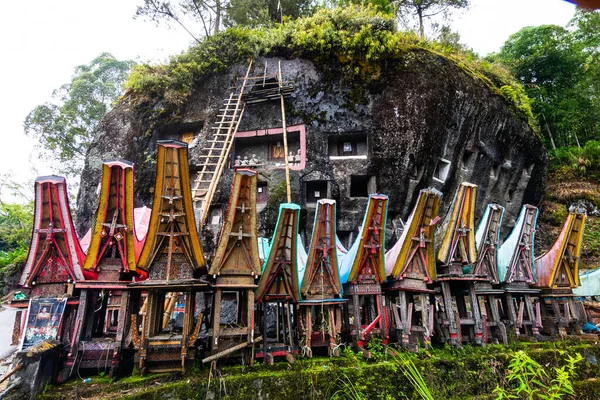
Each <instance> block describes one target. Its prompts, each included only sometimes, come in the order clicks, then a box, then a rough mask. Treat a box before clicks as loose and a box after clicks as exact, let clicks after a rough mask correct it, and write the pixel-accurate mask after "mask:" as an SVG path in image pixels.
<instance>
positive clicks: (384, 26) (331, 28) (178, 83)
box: [127, 6, 537, 131]
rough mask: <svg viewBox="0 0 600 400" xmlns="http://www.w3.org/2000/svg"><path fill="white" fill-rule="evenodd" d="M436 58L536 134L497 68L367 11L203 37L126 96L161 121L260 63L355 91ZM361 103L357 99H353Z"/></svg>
mask: <svg viewBox="0 0 600 400" xmlns="http://www.w3.org/2000/svg"><path fill="white" fill-rule="evenodd" d="M423 52H425V53H426V54H430V55H435V56H436V57H440V58H442V59H443V60H447V61H449V62H450V63H452V64H455V65H456V66H458V67H459V68H461V69H462V70H463V71H465V72H466V73H467V74H468V75H470V76H471V77H473V78H475V79H477V80H479V81H481V82H482V83H483V84H485V85H486V86H487V87H488V88H489V89H490V90H491V91H492V92H493V93H494V94H497V95H498V96H501V97H502V98H504V99H505V100H506V101H507V103H508V104H509V105H510V106H511V107H512V109H513V111H514V113H515V114H516V115H517V116H520V117H521V118H523V119H524V120H526V121H527V122H528V123H529V125H530V126H531V127H532V128H533V129H534V131H537V125H536V122H535V120H534V118H533V115H532V113H531V105H530V101H529V99H528V98H527V96H526V95H525V92H524V90H523V88H522V86H521V85H520V84H519V83H518V82H517V81H516V80H515V79H514V78H513V77H512V76H511V75H510V73H509V72H508V71H507V70H506V69H504V68H503V67H501V66H499V65H497V64H494V63H491V62H488V61H486V60H482V59H480V58H479V57H478V56H476V55H475V54H473V53H469V52H460V51H458V50H456V49H455V48H452V47H448V46H444V45H442V44H440V43H437V42H430V41H423V40H422V39H421V38H420V37H419V36H417V35H416V34H414V33H412V32H400V31H397V30H396V24H395V22H394V17H393V16H391V15H386V14H381V13H379V12H377V11H375V10H374V9H373V8H370V7H367V8H365V7H356V6H351V7H344V8H337V9H333V10H331V9H320V10H319V11H317V12H316V13H315V14H314V15H312V16H310V17H306V18H300V19H298V20H295V21H287V22H286V23H285V24H277V25H275V26H273V27H272V28H257V29H250V28H243V27H236V28H230V29H227V30H226V31H224V32H222V33H220V34H218V35H215V36H212V37H208V38H206V39H205V40H204V41H203V42H202V43H200V44H198V45H196V46H194V47H192V48H190V49H189V50H188V51H187V52H186V53H184V54H181V55H178V56H175V57H173V58H172V59H171V61H170V62H169V63H168V64H166V65H157V66H152V65H147V64H146V65H140V66H137V67H135V68H134V70H133V71H132V73H131V75H130V78H129V82H128V84H127V86H128V88H129V91H128V93H127V96H128V97H129V98H130V99H133V100H135V101H137V102H138V104H140V103H142V102H148V101H150V104H152V102H156V101H159V100H160V101H161V102H162V107H163V108H161V109H160V110H153V111H152V112H153V113H157V114H158V116H160V115H161V114H162V113H164V112H167V113H168V114H170V115H178V110H179V109H180V108H181V106H182V105H184V104H185V102H186V100H187V98H188V97H189V96H190V94H191V93H192V91H193V89H194V87H195V86H196V85H197V84H198V82H200V81H201V80H202V79H204V78H205V77H206V76H207V75H210V74H215V73H221V72H223V71H225V70H226V69H227V68H229V67H230V66H232V65H234V64H236V63H240V62H246V61H247V60H248V59H253V58H256V57H260V56H279V57H286V58H293V57H296V58H306V59H310V60H312V61H314V62H315V63H316V64H318V65H320V66H321V69H322V70H323V71H324V72H328V71H330V72H332V73H334V74H336V75H338V76H339V75H341V76H343V77H345V78H346V79H347V81H348V82H349V83H354V84H355V87H356V88H361V87H364V85H365V84H369V83H371V82H374V81H377V80H379V79H380V77H381V74H382V71H383V69H385V68H386V66H387V62H388V61H390V60H395V61H402V59H403V58H404V57H407V56H410V55H411V54H415V53H416V54H419V53H423ZM357 95H358V96H357V97H358V101H359V102H360V101H361V99H362V98H363V96H361V95H360V94H358V93H357Z"/></svg>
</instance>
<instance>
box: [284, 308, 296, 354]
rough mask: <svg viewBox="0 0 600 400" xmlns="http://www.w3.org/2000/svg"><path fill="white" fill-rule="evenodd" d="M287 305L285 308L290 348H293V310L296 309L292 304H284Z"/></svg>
mask: <svg viewBox="0 0 600 400" xmlns="http://www.w3.org/2000/svg"><path fill="white" fill-rule="evenodd" d="M284 304H285V308H286V319H287V330H288V340H289V342H288V345H289V346H293V345H294V330H293V329H292V315H291V314H292V308H293V307H294V305H293V304H290V303H287V302H286V303H284Z"/></svg>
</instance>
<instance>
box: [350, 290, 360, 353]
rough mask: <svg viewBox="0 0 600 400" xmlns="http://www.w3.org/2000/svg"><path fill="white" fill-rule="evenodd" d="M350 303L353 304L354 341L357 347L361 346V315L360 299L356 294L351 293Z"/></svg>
mask: <svg viewBox="0 0 600 400" xmlns="http://www.w3.org/2000/svg"><path fill="white" fill-rule="evenodd" d="M352 304H353V306H354V329H355V332H354V343H355V344H356V345H357V346H358V347H362V339H361V335H360V334H361V330H362V323H361V315H360V299H359V298H358V294H353V295H352Z"/></svg>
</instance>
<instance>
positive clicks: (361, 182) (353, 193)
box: [350, 175, 377, 197]
mask: <svg viewBox="0 0 600 400" xmlns="http://www.w3.org/2000/svg"><path fill="white" fill-rule="evenodd" d="M376 191H377V188H376V187H375V177H374V176H372V175H351V176H350V197H369V194H370V193H375V192H376Z"/></svg>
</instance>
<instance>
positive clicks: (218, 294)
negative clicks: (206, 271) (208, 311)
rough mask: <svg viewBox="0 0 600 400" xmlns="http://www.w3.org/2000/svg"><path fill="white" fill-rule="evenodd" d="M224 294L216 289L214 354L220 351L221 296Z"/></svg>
mask: <svg viewBox="0 0 600 400" xmlns="http://www.w3.org/2000/svg"><path fill="white" fill-rule="evenodd" d="M222 294H223V291H222V289H220V288H216V289H215V296H214V300H213V302H214V306H213V313H212V314H213V315H212V317H213V323H212V326H213V340H212V346H211V348H212V351H213V352H217V351H219V334H220V332H221V296H222Z"/></svg>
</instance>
